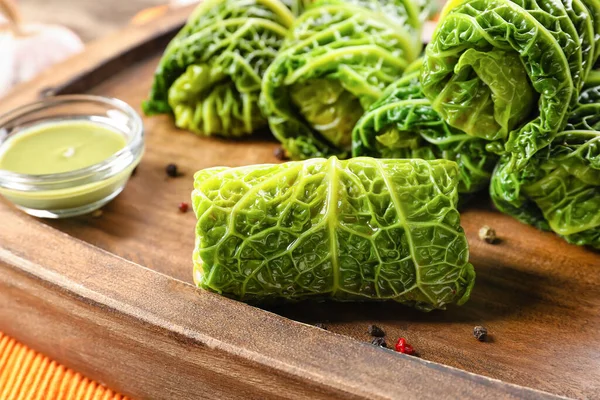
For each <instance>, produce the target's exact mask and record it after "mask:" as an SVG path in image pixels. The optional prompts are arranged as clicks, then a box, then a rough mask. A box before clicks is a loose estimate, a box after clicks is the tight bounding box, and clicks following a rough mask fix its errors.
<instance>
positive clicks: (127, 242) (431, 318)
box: [0, 12, 600, 398]
mask: <svg viewBox="0 0 600 400" xmlns="http://www.w3.org/2000/svg"><path fill="white" fill-rule="evenodd" d="M183 18H184V13H182V12H179V14H176V15H173V14H170V15H168V16H166V17H165V19H163V20H161V21H160V22H158V23H153V25H154V27H148V26H142V27H135V28H131V30H129V31H126V32H123V33H121V34H119V35H118V37H119V40H118V41H117V43H115V42H114V41H113V42H111V41H108V40H107V41H103V42H99V43H97V44H95V45H93V46H91V47H90V50H89V51H88V52H86V53H85V54H83V55H81V56H79V57H78V58H77V59H75V60H74V61H72V62H70V63H67V64H64V65H62V66H60V67H58V68H57V69H56V70H54V71H53V72H50V73H48V74H46V75H45V76H44V77H42V78H40V79H39V80H37V81H35V82H32V83H31V84H28V85H24V86H22V87H20V88H18V89H17V90H16V91H15V92H14V93H13V95H12V96H10V97H9V98H7V99H6V100H5V101H4V102H0V110H6V109H8V108H11V107H14V106H16V105H19V104H23V103H24V102H26V101H30V100H31V99H33V98H35V97H36V96H38V93H39V91H40V89H43V88H45V87H55V88H58V89H57V91H58V92H59V93H73V92H78V91H86V92H90V93H97V94H103V95H109V96H114V97H118V98H121V99H122V100H125V101H126V102H128V103H129V104H131V105H132V106H134V107H136V108H137V109H138V111H140V109H139V105H140V103H141V101H142V99H143V98H144V97H145V96H146V95H147V91H148V87H149V85H150V81H151V76H152V72H153V71H154V68H155V66H156V63H157V62H158V57H159V53H160V51H159V49H161V46H162V45H163V44H164V42H165V40H166V39H168V37H169V35H170V34H172V32H173V29H174V28H176V27H177V26H178V24H181V22H182V21H183ZM139 44H142V45H141V46H140V45H139ZM98 52H99V53H102V54H103V56H102V57H100V56H98V54H97V53H98ZM134 61H135V62H134ZM99 82H100V83H99ZM144 123H145V128H146V134H147V153H146V155H145V157H144V159H143V161H142V163H141V165H140V166H139V168H138V171H137V174H136V175H135V176H134V177H133V178H132V180H131V181H130V183H129V185H128V186H127V188H126V190H125V191H124V192H123V193H122V194H121V195H120V196H119V197H118V198H117V199H116V200H115V201H113V202H112V203H110V204H109V205H108V206H106V207H105V208H104V214H103V216H102V217H101V218H96V219H94V218H91V217H81V218H76V219H72V220H64V221H50V222H48V221H46V223H47V224H48V225H50V226H51V227H48V226H45V224H44V223H42V221H38V220H35V219H33V218H29V217H26V216H23V215H21V214H20V213H18V212H17V211H15V210H14V209H12V208H11V207H10V206H8V205H7V204H6V203H3V202H2V203H0V221H2V229H1V230H0V247H1V249H0V270H1V271H0V330H1V329H4V330H5V331H6V332H7V333H9V334H11V335H13V336H16V337H17V338H19V339H20V340H23V341H25V343H27V344H29V345H31V346H32V347H34V348H36V349H38V350H40V351H43V352H46V353H47V354H49V355H50V356H52V357H54V358H56V359H57V360H58V361H61V362H63V363H65V364H67V365H68V366H70V367H73V368H75V369H78V370H81V371H82V372H84V373H86V374H87V375H88V376H90V377H92V378H94V379H98V380H100V381H101V382H105V383H107V384H108V385H109V386H111V387H113V388H114V389H117V390H119V391H122V392H123V393H126V394H129V395H133V396H135V397H142V398H143V397H153V398H168V397H169V396H173V395H177V396H178V397H179V398H191V397H194V395H195V396H201V397H211V393H213V394H214V393H218V394H219V396H221V398H235V397H238V398H277V397H282V396H283V397H296V398H301V397H303V396H304V397H306V396H309V397H315V398H319V397H328V396H334V397H339V398H352V397H363V398H399V397H406V398H484V397H485V398H510V397H514V398H523V397H526V398H536V397H539V398H544V396H546V395H544V394H542V393H539V392H533V391H527V390H526V389H524V388H518V387H515V386H512V385H509V384H505V383H500V382H498V381H494V380H489V379H487V378H484V377H482V376H477V375H472V374H469V373H465V372H462V371H459V370H457V369H452V368H447V367H444V366H442V365H440V364H436V363H430V362H427V361H424V360H430V361H435V362H438V363H441V364H446V365H450V366H453V367H457V368H459V369H464V370H466V371H470V372H474V373H477V374H481V375H484V376H488V377H491V378H495V379H500V380H503V381H506V382H509V383H515V384H518V385H522V386H525V387H529V388H534V389H540V390H545V391H548V392H551V393H555V394H559V395H566V396H571V397H578V398H598V397H600V351H598V350H597V349H600V333H599V331H600V274H598V269H599V268H600V256H599V255H598V254H597V253H594V252H591V251H589V250H587V249H584V248H579V247H576V246H572V245H568V244H567V243H565V242H563V241H562V240H561V239H559V238H558V237H556V236H554V235H552V234H550V233H543V232H539V231H537V230H535V229H534V228H531V227H528V226H525V225H522V224H520V223H519V222H518V221H515V220H513V219H511V218H509V217H507V216H504V215H501V214H499V213H498V212H495V211H493V210H492V209H491V208H490V207H489V205H488V202H489V200H488V199H487V198H485V197H482V198H481V199H475V200H474V201H473V202H472V203H471V204H470V205H469V207H468V208H466V209H465V211H464V214H463V217H462V222H463V226H464V227H465V230H466V232H467V236H468V239H469V242H470V245H471V260H472V262H473V264H474V265H475V268H476V272H477V281H476V286H475V289H474V291H473V295H472V298H471V300H470V301H469V302H468V303H467V304H466V305H465V306H463V307H453V308H451V309H450V310H448V311H446V312H432V313H427V314H424V313H420V312H417V311H413V310H411V309H408V308H405V307H402V306H400V305H397V304H391V303H385V304H339V303H299V304H295V305H285V306H279V307H276V308H272V309H271V310H269V311H272V312H274V313H275V314H273V313H270V312H266V311H263V310H260V309H257V308H254V307H250V306H246V305H243V304H241V303H237V302H234V301H231V300H227V299H224V298H222V297H219V296H216V295H213V294H210V293H206V292H201V291H196V290H195V289H194V288H193V286H192V285H190V283H191V268H192V267H191V252H192V249H193V242H194V235H193V231H194V225H195V218H194V216H193V214H192V213H191V212H189V213H187V214H182V213H180V212H179V211H178V209H177V204H178V203H179V202H181V201H189V197H190V192H191V190H192V183H193V182H192V175H193V173H194V172H195V171H196V170H198V169H201V168H206V167H211V166H215V165H228V166H237V165H245V164H252V163H262V162H277V160H276V159H275V157H274V156H273V150H274V149H275V148H276V146H277V144H276V143H275V142H274V141H273V140H272V139H270V138H269V136H268V135H266V134H265V135H259V136H258V137H257V138H254V139H252V140H245V141H222V140H219V139H206V138H198V137H196V136H194V135H193V134H191V133H188V132H182V131H178V130H176V129H175V128H174V127H173V125H172V121H171V120H170V119H169V118H168V117H166V116H159V117H152V118H145V119H144ZM171 162H176V163H177V164H178V165H179V167H180V169H181V170H182V171H183V172H184V174H185V175H184V176H183V177H180V178H175V179H173V178H168V177H167V176H166V174H165V172H164V168H165V166H166V165H167V164H168V163H171ZM484 224H486V225H490V226H492V227H493V228H495V229H496V231H497V233H498V235H499V236H500V238H501V243H499V244H497V245H489V244H487V243H484V242H482V241H480V240H479V239H478V238H477V231H478V229H479V228H480V227H481V226H482V225H484ZM52 228H56V229H52ZM60 231H63V232H65V233H67V234H68V235H65V234H62V233H60ZM33 238H36V239H33ZM37 238H43V239H37ZM77 239H81V241H79V240H77ZM40 240H41V241H40ZM85 242H87V243H89V244H86V243H85ZM40 243H41V244H40ZM101 249H103V250H106V252H105V251H103V250H101ZM121 257H122V258H121ZM126 260H128V261H126ZM142 266H143V267H142ZM144 267H145V268H144ZM277 314H278V315H277ZM293 320H297V321H301V322H306V323H316V322H324V323H325V324H326V325H327V327H328V329H329V332H326V331H323V330H320V329H317V328H314V327H310V326H307V325H304V324H301V323H297V322H294V321H293ZM371 323H375V324H377V325H379V326H381V327H383V328H384V329H385V330H386V332H387V333H388V343H389V344H392V341H393V340H394V339H395V338H397V337H398V336H404V337H406V338H407V339H408V341H409V342H410V343H411V344H412V345H413V346H414V347H415V348H416V349H417V351H418V352H419V354H420V356H421V357H422V359H416V358H411V357H407V356H402V355H399V354H396V353H392V352H389V351H385V350H381V349H377V348H374V347H372V346H370V345H367V344H365V343H361V342H364V341H367V340H368V339H369V336H368V334H367V332H366V329H367V325H368V324H371ZM480 324H482V325H485V326H486V327H487V328H488V330H489V331H490V334H491V339H492V340H491V341H490V342H488V343H479V342H477V341H476V340H475V339H474V338H473V336H472V329H473V326H475V325H480ZM40 332H43V333H44V334H43V335H42V334H40ZM332 332H333V333H337V334H341V335H336V334H332ZM56 338H65V339H64V340H60V341H59V342H58V343H56ZM356 339H357V340H356ZM148 366H151V368H150V369H152V370H153V371H155V372H154V373H153V374H152V376H148V375H147V372H144V371H148V370H149V368H148ZM132 377H135V379H132ZM134 381H135V382H134ZM212 397H213V398H214V396H212Z"/></svg>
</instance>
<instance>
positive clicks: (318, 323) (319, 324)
mask: <svg viewBox="0 0 600 400" xmlns="http://www.w3.org/2000/svg"><path fill="white" fill-rule="evenodd" d="M315 326H316V327H317V328H319V329H323V330H327V327H326V326H325V325H324V324H322V323H320V322H317V323H316V324H315Z"/></svg>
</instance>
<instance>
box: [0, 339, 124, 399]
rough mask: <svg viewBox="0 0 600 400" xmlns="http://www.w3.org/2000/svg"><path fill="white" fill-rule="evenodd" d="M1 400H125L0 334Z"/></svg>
mask: <svg viewBox="0 0 600 400" xmlns="http://www.w3.org/2000/svg"><path fill="white" fill-rule="evenodd" d="M0 399H1V400H30V399H31V400H59V399H60V400H62V399H65V400H66V399H68V400H71V399H73V400H83V399H86V400H88V399H90V400H91V399H93V400H126V399H127V397H125V396H121V395H120V394H118V393H115V392H113V391H112V390H110V389H108V388H105V387H104V386H102V385H100V384H98V383H96V382H94V381H92V380H89V379H88V378H86V377H84V376H82V375H81V374H79V373H78V372H74V371H73V370H71V369H69V368H65V367H64V366H62V365H60V364H58V363H56V362H55V361H52V360H50V359H49V358H48V357H46V356H44V355H42V354H39V353H37V352H35V351H33V350H31V349H30V348H28V347H27V346H25V345H23V344H21V343H19V342H17V341H16V340H15V339H13V338H11V337H9V336H6V335H5V334H3V333H2V332H0Z"/></svg>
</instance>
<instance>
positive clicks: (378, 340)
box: [371, 337, 387, 349]
mask: <svg viewBox="0 0 600 400" xmlns="http://www.w3.org/2000/svg"><path fill="white" fill-rule="evenodd" d="M371 344H373V345H375V346H379V347H383V348H386V349H387V343H386V342H385V339H384V338H382V337H375V338H373V340H371Z"/></svg>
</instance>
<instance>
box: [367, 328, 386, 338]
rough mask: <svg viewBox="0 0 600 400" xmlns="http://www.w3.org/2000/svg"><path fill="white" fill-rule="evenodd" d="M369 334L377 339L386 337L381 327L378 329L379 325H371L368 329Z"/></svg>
mask: <svg viewBox="0 0 600 400" xmlns="http://www.w3.org/2000/svg"><path fill="white" fill-rule="evenodd" d="M367 332H369V335H371V336H375V337H384V336H385V332H384V330H383V329H381V328H380V327H378V326H377V325H369V327H368V328H367Z"/></svg>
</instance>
